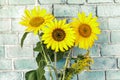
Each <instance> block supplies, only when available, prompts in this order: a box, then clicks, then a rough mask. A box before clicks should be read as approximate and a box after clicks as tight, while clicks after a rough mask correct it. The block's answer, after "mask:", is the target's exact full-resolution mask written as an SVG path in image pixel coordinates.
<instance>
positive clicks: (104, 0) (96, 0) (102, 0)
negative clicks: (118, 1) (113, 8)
mask: <svg viewBox="0 0 120 80" xmlns="http://www.w3.org/2000/svg"><path fill="white" fill-rule="evenodd" d="M109 2H113V0H88V3H109Z"/></svg>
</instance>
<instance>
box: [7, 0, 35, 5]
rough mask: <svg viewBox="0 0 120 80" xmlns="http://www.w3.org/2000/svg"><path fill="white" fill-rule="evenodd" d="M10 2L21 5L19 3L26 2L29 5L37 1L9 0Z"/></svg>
mask: <svg viewBox="0 0 120 80" xmlns="http://www.w3.org/2000/svg"><path fill="white" fill-rule="evenodd" d="M9 4H10V5H11V4H16V5H19V4H25V5H27V4H28V5H29V4H35V1H34V0H9Z"/></svg>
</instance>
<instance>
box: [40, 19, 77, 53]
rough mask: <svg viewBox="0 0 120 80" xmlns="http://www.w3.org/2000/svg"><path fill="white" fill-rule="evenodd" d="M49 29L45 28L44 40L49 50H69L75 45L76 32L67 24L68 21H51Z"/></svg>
mask: <svg viewBox="0 0 120 80" xmlns="http://www.w3.org/2000/svg"><path fill="white" fill-rule="evenodd" d="M47 26H48V27H44V28H43V36H42V40H43V41H44V44H47V48H50V47H51V49H52V50H55V52H59V51H62V52H64V51H65V50H68V49H69V48H70V47H72V46H73V45H74V40H75V36H74V33H75V32H74V30H73V29H72V28H71V27H70V25H69V24H66V19H64V20H60V21H57V20H56V19H55V21H51V22H50V23H49V24H47Z"/></svg>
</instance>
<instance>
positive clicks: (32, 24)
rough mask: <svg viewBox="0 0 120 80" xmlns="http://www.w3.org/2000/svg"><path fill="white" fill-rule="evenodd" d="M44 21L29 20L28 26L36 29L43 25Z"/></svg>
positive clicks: (39, 18)
mask: <svg viewBox="0 0 120 80" xmlns="http://www.w3.org/2000/svg"><path fill="white" fill-rule="evenodd" d="M44 21H45V20H44V19H43V18H42V17H34V18H32V19H31V20H30V22H29V24H30V25H31V26H33V27H38V26H40V25H41V24H43V23H44Z"/></svg>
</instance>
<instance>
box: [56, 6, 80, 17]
mask: <svg viewBox="0 0 120 80" xmlns="http://www.w3.org/2000/svg"><path fill="white" fill-rule="evenodd" d="M78 11H79V6H77V5H76V6H73V5H54V15H55V16H56V17H69V16H77V14H78Z"/></svg>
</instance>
